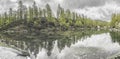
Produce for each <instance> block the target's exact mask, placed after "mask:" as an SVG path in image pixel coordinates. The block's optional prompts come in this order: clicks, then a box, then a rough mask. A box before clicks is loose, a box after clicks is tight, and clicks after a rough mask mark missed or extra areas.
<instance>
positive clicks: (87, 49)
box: [0, 30, 120, 59]
mask: <svg viewBox="0 0 120 59" xmlns="http://www.w3.org/2000/svg"><path fill="white" fill-rule="evenodd" d="M119 43H120V34H119V32H109V31H88V30H84V31H83V30H82V31H65V32H48V33H46V32H40V33H35V32H33V33H27V32H24V33H20V32H1V34H0V46H1V47H0V58H1V59H107V58H112V57H115V56H117V55H119V53H120V45H119Z"/></svg>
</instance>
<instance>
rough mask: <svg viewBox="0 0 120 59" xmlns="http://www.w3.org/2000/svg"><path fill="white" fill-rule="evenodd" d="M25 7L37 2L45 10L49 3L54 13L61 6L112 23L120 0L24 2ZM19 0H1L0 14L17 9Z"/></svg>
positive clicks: (41, 0)
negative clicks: (112, 16)
mask: <svg viewBox="0 0 120 59" xmlns="http://www.w3.org/2000/svg"><path fill="white" fill-rule="evenodd" d="M22 1H23V2H24V5H26V6H29V5H32V2H33V1H36V3H37V4H38V6H39V7H41V8H43V7H44V6H45V5H46V4H47V3H48V4H50V6H51V8H52V10H53V11H56V9H57V5H58V4H60V5H61V6H62V7H63V8H65V9H70V10H71V11H74V12H77V13H78V14H84V15H85V16H86V17H89V18H92V19H100V20H106V21H110V19H111V15H112V14H113V13H119V12H120V0H22ZM17 2H18V0H0V13H3V12H5V11H7V10H8V9H9V8H10V7H12V8H14V9H16V8H17Z"/></svg>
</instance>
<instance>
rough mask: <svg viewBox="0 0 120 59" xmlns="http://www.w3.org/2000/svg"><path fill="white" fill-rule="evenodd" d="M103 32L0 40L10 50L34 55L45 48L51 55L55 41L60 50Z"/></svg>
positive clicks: (5, 36) (8, 35)
mask: <svg viewBox="0 0 120 59" xmlns="http://www.w3.org/2000/svg"><path fill="white" fill-rule="evenodd" d="M103 32H104V31H82V32H78V31H76V32H73V31H70V32H62V33H61V34H60V35H57V34H56V35H47V34H45V33H40V34H39V35H38V34H37V36H36V35H35V36H34V35H32V36H31V38H30V37H28V36H29V34H27V35H26V34H25V35H23V37H24V38H22V39H21V38H17V37H18V36H21V35H19V34H18V35H17V36H15V34H16V33H14V34H12V35H11V34H1V36H0V38H2V39H1V41H2V42H4V43H5V44H7V45H8V46H10V47H12V48H15V49H17V48H19V49H20V50H25V51H28V50H30V51H31V52H34V53H35V55H36V54H37V53H38V51H39V47H40V48H45V49H47V50H48V52H47V54H48V55H49V56H50V55H51V50H52V49H53V46H54V43H55V41H56V40H57V42H58V48H59V49H60V50H62V49H63V48H64V47H65V46H68V47H70V46H71V44H75V43H76V42H77V41H78V40H80V39H81V38H86V37H89V36H91V35H92V34H99V33H103Z"/></svg>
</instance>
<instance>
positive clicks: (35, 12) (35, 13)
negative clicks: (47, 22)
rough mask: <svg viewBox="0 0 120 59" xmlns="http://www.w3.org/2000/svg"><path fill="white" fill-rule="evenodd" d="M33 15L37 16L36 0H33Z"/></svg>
mask: <svg viewBox="0 0 120 59" xmlns="http://www.w3.org/2000/svg"><path fill="white" fill-rule="evenodd" d="M33 11H34V12H33V16H34V17H36V18H37V17H38V7H37V6H36V2H35V1H34V3H33Z"/></svg>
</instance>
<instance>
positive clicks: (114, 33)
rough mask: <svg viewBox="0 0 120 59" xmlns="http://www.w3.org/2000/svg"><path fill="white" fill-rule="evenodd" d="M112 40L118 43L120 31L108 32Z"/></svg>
mask: <svg viewBox="0 0 120 59" xmlns="http://www.w3.org/2000/svg"><path fill="white" fill-rule="evenodd" d="M110 35H111V37H112V40H113V42H119V43H120V32H110Z"/></svg>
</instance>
